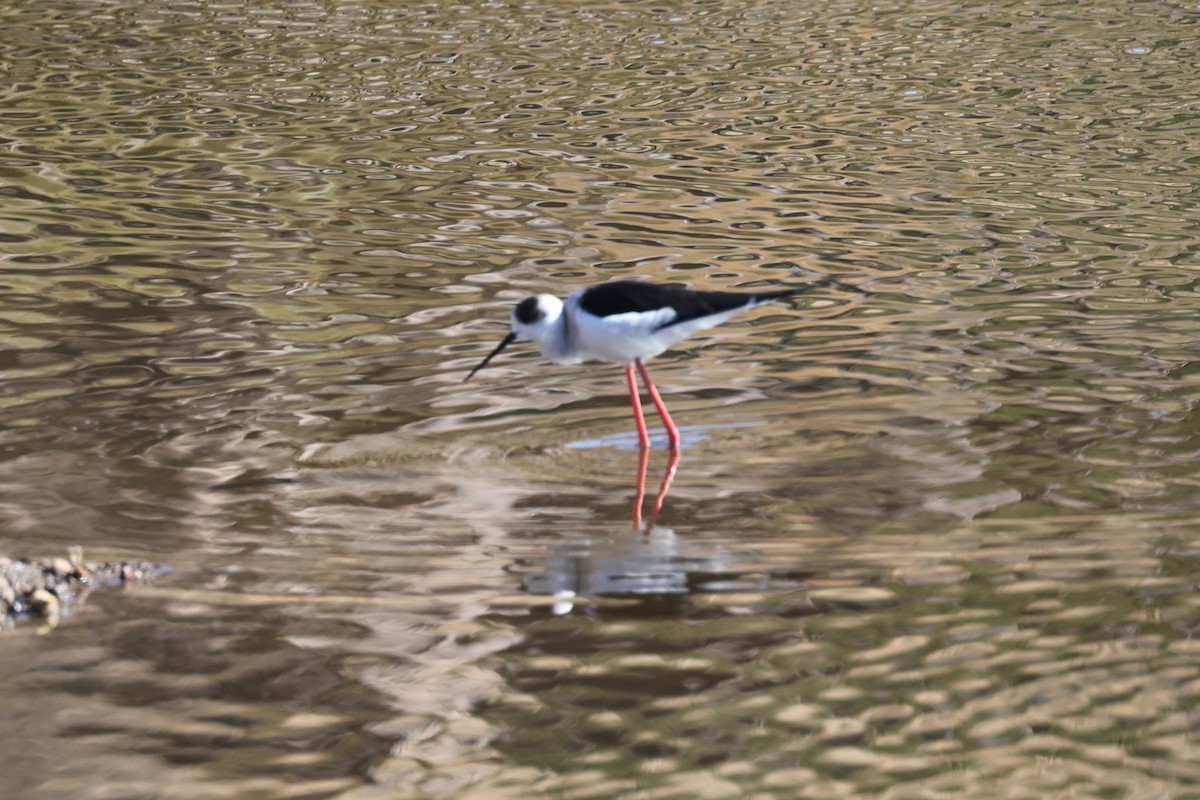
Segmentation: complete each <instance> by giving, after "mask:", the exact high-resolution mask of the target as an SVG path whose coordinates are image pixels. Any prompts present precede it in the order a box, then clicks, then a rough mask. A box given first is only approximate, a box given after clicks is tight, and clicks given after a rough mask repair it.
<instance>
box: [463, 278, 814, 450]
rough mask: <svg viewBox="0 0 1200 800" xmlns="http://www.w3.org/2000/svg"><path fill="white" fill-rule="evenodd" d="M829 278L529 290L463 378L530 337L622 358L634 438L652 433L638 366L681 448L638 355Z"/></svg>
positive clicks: (578, 354) (567, 359)
mask: <svg viewBox="0 0 1200 800" xmlns="http://www.w3.org/2000/svg"><path fill="white" fill-rule="evenodd" d="M834 283H835V282H834V281H828V280H826V281H818V282H815V283H810V284H807V285H806V286H803V287H800V288H796V289H777V290H775V291H766V292H701V291H693V290H691V289H681V288H677V287H674V286H659V285H657V284H653V283H644V282H642V281H616V282H613V283H602V284H599V285H598V286H592V287H590V288H587V289H583V290H581V291H578V292H575V293H574V294H572V295H571V296H570V297H568V298H567V299H566V300H560V299H559V298H557V297H555V296H553V295H549V294H539V295H534V296H533V297H527V298H525V299H524V300H522V301H521V302H520V303H517V306H516V308H514V309H513V312H512V331H511V332H510V333H509V334H508V335H507V336H505V337H504V339H503V341H501V342H500V344H499V345H497V347H496V349H495V350H493V351H492V352H491V353H489V354H488V356H487V358H485V359H484V360H483V361H481V362H480V363H479V366H477V367H475V369H473V370H471V372H470V374H468V375H467V377H466V378H465V379H464V380H470V379H471V376H472V375H474V374H475V373H476V372H478V371H479V370H481V369H483V368H484V367H485V366H486V365H487V363H488V362H489V361H491V360H492V359H493V358H495V357H496V355H497V354H498V353H499V352H500V351H501V350H503V349H504V348H505V347H507V346H508V345H509V344H511V343H512V342H513V341H515V340H517V339H530V340H532V341H533V342H534V343H535V344H536V345H537V347H538V350H540V351H541V352H542V355H544V356H545V357H546V358H548V359H550V360H551V361H553V362H554V363H556V364H579V363H581V362H583V361H613V362H616V363H618V364H624V365H625V379H626V381H627V382H628V384H629V398H630V401H631V403H632V404H633V413H634V417H635V419H636V420H637V429H638V441H639V442H640V443H641V448H642V450H643V451H645V450H648V449H649V447H650V434H649V433H648V432H647V430H646V417H645V414H643V413H642V401H641V398H640V397H639V396H638V389H637V380H636V379H635V378H634V375H633V371H634V369H635V368H636V369H637V371H638V373H640V374H641V376H642V382H643V383H645V384H646V391H647V392H648V393H649V394H650V399H651V400H653V401H654V407H655V408H656V409H658V415H659V416H660V417H662V421H663V424H664V425H665V426H666V429H667V440H668V442H669V443H670V448H671V452H672V453H673V454H674V453H678V451H679V429H678V428H676V427H675V423H674V422H673V421H672V420H671V415H670V414H669V413H668V412H667V407H666V404H664V403H663V400H662V397H660V396H659V394H658V389H656V388H655V387H654V384H653V383H652V382H651V380H650V375H649V374H648V373H647V372H646V366H645V364H643V363H642V362H643V361H645V360H646V359H648V358H651V357H652V356H656V355H658V354H659V353H661V352H663V351H664V350H666V349H667V348H668V347H670V346H671V345H674V344H676V343H678V342H680V341H682V340H683V339H686V338H687V337H688V336H691V335H692V334H693V333H696V332H697V331H702V330H704V329H705V328H711V327H712V326H714V325H719V324H720V323H722V322H724V321H725V320H727V319H729V318H730V317H732V316H733V315H734V314H737V313H738V312H739V311H745V310H747V309H751V308H755V307H756V306H761V305H763V304H765V303H770V302H773V301H775V300H780V299H782V298H785V297H790V296H792V295H795V294H800V293H801V292H805V291H808V290H809V289H812V288H814V287H816V286H821V285H830V284H834Z"/></svg>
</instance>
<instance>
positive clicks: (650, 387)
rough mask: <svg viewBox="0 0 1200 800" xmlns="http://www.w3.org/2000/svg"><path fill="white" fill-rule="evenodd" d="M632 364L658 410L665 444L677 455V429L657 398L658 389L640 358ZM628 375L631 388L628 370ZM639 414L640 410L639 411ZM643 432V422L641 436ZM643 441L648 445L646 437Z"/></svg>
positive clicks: (631, 377) (631, 380)
mask: <svg viewBox="0 0 1200 800" xmlns="http://www.w3.org/2000/svg"><path fill="white" fill-rule="evenodd" d="M633 363H634V364H635V365H636V366H637V368H638V372H640V373H641V375H642V383H644V384H646V391H647V392H649V393H650V399H651V400H653V401H654V407H655V408H656V409H658V416H660V417H662V421H663V425H665V426H666V428H667V442H668V443H669V444H670V446H671V452H672V453H678V452H679V429H678V428H676V427H675V423H674V422H673V421H672V420H671V415H670V414H669V413H668V412H667V405H666V403H664V402H663V401H662V398H661V397H659V396H658V389H655V388H654V383H653V381H651V380H650V374H649V373H647V372H646V365H645V364H643V363H642V360H641V359H640V358H639V359H635V360H634V362H633ZM626 369H629V368H628V367H627V368H626ZM628 374H629V381H630V386H632V385H633V371H632V370H629V373H628ZM639 405H640V404H639ZM639 413H640V410H639ZM645 431H646V423H645V422H643V423H642V427H641V432H642V434H643V435H645ZM645 441H646V443H647V444H649V437H648V436H647V438H646V439H645Z"/></svg>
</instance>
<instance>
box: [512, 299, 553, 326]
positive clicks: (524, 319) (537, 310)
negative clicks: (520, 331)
mask: <svg viewBox="0 0 1200 800" xmlns="http://www.w3.org/2000/svg"><path fill="white" fill-rule="evenodd" d="M544 316H546V312H545V311H542V307H541V306H540V305H538V300H537V298H536V297H526V298H525V299H524V300H522V301H521V302H519V303H517V307H516V308H515V309H513V318H514V319H516V320H517V322H519V323H521V324H522V325H532V324H533V323H535V322H538V321H539V320H541V319H542V317H544Z"/></svg>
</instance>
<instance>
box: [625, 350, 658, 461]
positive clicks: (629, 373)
mask: <svg viewBox="0 0 1200 800" xmlns="http://www.w3.org/2000/svg"><path fill="white" fill-rule="evenodd" d="M641 363H642V362H640V361H639V362H638V366H641ZM645 374H646V373H645V372H643V373H642V375H643V376H645ZM625 380H626V381H628V382H629V402H630V403H632V404H633V418H634V419H635V420H636V421H637V429H638V442H639V443H640V444H641V446H642V449H643V450H649V449H650V432H649V431H647V430H646V415H645V414H643V413H642V398H641V397H639V396H638V387H637V378H635V377H633V364H627V365H626V366H625ZM650 396H651V397H653V398H654V400H655V402H656V403H661V402H662V401H661V400H659V399H658V393H657V392H655V391H654V390H653V389H651V395H650Z"/></svg>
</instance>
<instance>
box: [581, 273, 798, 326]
mask: <svg viewBox="0 0 1200 800" xmlns="http://www.w3.org/2000/svg"><path fill="white" fill-rule="evenodd" d="M805 288H808V287H805ZM803 291H804V289H780V290H777V291H773V292H697V291H693V290H691V289H681V288H679V287H676V286H660V285H658V284H656V283H643V282H642V281H615V282H613V283H602V284H600V285H599V286H593V287H592V288H590V289H588V290H587V291H586V292H584V293H583V297H581V298H580V299H579V307H580V308H582V309H583V310H584V311H586V312H588V313H589V314H594V315H596V316H597V317H609V316H612V315H613V314H625V313H628V312H630V311H657V310H659V309H660V308H670V309H673V310H674V311H675V319H673V320H671V321H670V322H668V323H665V324H664V325H661V326H659V327H660V328H669V327H671V326H672V325H678V324H679V323H681V322H687V321H688V320H693V319H697V318H699V317H707V316H709V315H711V314H720V313H723V312H725V311H734V310H736V309H739V308H743V307H744V306H748V305H752V304H754V303H762V302H766V301H769V300H778V299H779V298H781V297H789V296H791V295H794V294H799V293H800V292H803Z"/></svg>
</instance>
